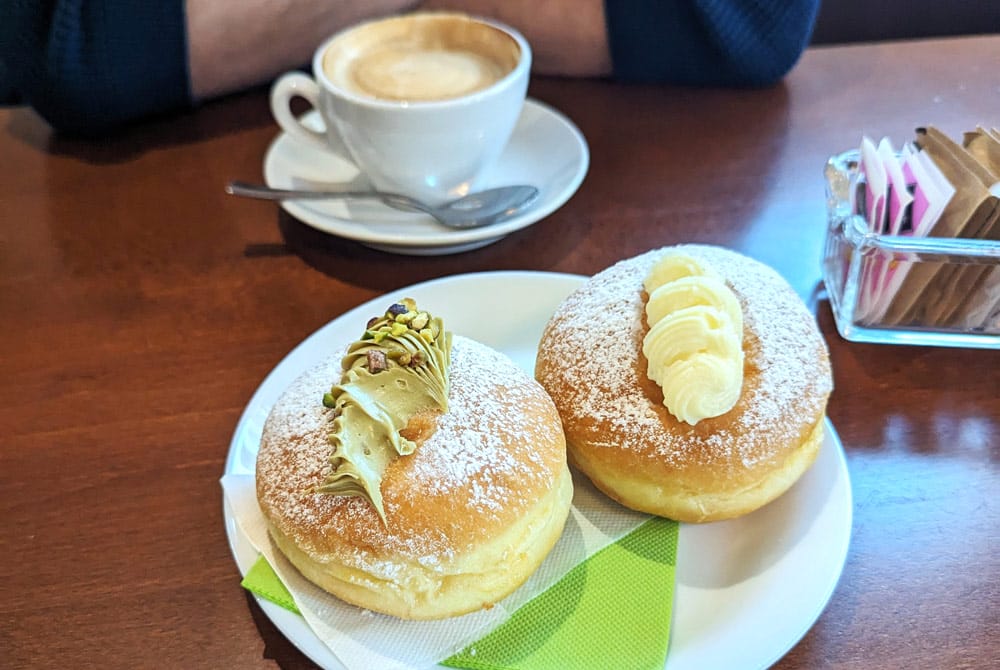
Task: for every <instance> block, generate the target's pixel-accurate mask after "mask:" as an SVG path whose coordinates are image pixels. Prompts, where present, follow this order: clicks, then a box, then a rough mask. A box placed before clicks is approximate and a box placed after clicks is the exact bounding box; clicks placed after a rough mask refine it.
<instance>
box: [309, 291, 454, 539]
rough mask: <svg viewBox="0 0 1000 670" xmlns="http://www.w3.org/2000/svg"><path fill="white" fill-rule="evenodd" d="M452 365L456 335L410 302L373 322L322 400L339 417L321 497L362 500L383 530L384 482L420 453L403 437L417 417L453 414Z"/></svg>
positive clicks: (391, 308)
mask: <svg viewBox="0 0 1000 670" xmlns="http://www.w3.org/2000/svg"><path fill="white" fill-rule="evenodd" d="M450 361H451V333H450V332H448V331H446V330H445V329H444V326H443V324H442V322H441V319H439V318H436V317H433V316H431V315H430V314H429V313H427V312H424V311H420V310H418V309H417V305H416V303H415V302H414V301H413V300H412V299H410V298H406V299H404V300H402V301H401V302H398V303H394V304H392V305H390V306H389V309H388V310H386V312H385V314H383V315H382V316H381V317H376V318H373V319H371V320H370V321H369V322H368V324H367V327H366V328H365V332H364V334H363V335H362V336H361V339H360V340H357V341H355V342H353V343H352V344H351V345H350V347H348V349H347V354H346V355H345V356H344V358H343V359H342V360H341V367H342V368H343V374H342V375H341V378H340V382H339V383H338V384H335V385H334V386H333V388H332V389H331V390H330V392H329V393H327V394H325V395H324V396H323V404H324V405H325V406H327V407H330V408H332V409H333V416H334V419H333V425H332V431H331V433H330V438H329V439H330V444H331V445H332V446H333V452H332V454H331V455H330V465H331V468H332V469H331V471H330V472H329V474H327V475H326V478H325V481H324V482H323V484H321V485H320V486H318V487H317V489H316V490H317V492H319V493H329V494H333V495H342V496H364V497H365V498H367V499H368V500H369V501H370V502H371V504H372V506H373V507H374V508H375V510H376V511H377V512H378V515H379V517H381V519H382V521H383V523H384V522H385V508H384V505H383V503H382V490H381V489H382V477H383V476H384V474H385V470H386V468H387V467H388V466H389V463H390V462H391V461H392V460H393V459H395V458H397V457H399V456H405V455H407V454H411V453H413V450H414V449H415V448H416V445H415V444H414V443H413V442H412V441H411V440H408V439H407V438H405V437H403V436H402V435H400V431H401V430H402V429H403V428H405V427H406V425H407V423H409V421H410V418H411V417H413V415H415V414H417V413H418V412H421V411H424V410H427V409H437V410H440V411H441V412H446V411H448V366H449V364H450Z"/></svg>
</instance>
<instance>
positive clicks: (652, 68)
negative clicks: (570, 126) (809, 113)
mask: <svg viewBox="0 0 1000 670" xmlns="http://www.w3.org/2000/svg"><path fill="white" fill-rule="evenodd" d="M604 8H605V14H606V17H607V24H608V41H609V44H610V49H611V61H612V65H613V67H614V74H615V77H617V78H619V79H623V80H626V81H646V82H665V83H674V84H692V85H705V86H761V85H766V84H771V83H774V82H775V81H777V80H779V79H781V78H782V77H783V76H784V75H785V74H786V73H787V72H788V71H789V70H790V69H791V68H792V66H793V65H795V63H796V61H797V60H798V58H799V56H800V55H801V54H802V51H803V50H804V49H805V47H806V45H807V44H808V43H809V39H810V37H811V35H812V28H813V24H814V22H815V20H816V13H817V12H818V10H819V0H605V5H604Z"/></svg>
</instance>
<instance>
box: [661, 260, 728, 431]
mask: <svg viewBox="0 0 1000 670" xmlns="http://www.w3.org/2000/svg"><path fill="white" fill-rule="evenodd" d="M643 286H644V288H645V289H646V293H647V295H648V296H649V298H648V300H647V301H646V322H647V323H648V324H649V332H648V333H647V334H646V336H645V338H644V339H643V342H642V353H643V354H644V355H645V356H646V359H647V361H648V368H647V372H646V374H647V375H648V377H649V378H650V379H652V380H653V381H655V382H656V383H657V384H659V385H660V388H661V389H662V390H663V404H664V405H666V407H667V410H668V411H669V412H670V413H671V414H673V415H674V416H675V417H677V419H678V420H679V421H685V422H687V423H688V424H691V425H695V424H696V423H698V422H699V421H701V420H702V419H706V418H710V417H715V416H721V415H723V414H725V413H726V412H728V411H729V410H731V409H732V408H733V407H734V406H735V405H736V402H737V401H738V400H739V398H740V393H741V391H742V388H743V312H742V310H741V308H740V303H739V300H738V299H737V298H736V295H735V294H734V293H733V291H732V289H730V288H729V287H728V286H727V285H726V282H725V280H723V279H722V277H721V276H719V274H718V273H717V272H716V271H715V270H714V269H712V268H711V267H709V266H707V265H705V264H703V263H702V262H701V261H699V260H697V259H695V258H692V257H690V256H687V255H684V254H680V253H668V254H666V255H664V256H663V258H661V259H660V261H659V262H658V263H657V264H656V265H654V266H653V268H652V270H650V272H649V275H648V276H647V277H646V280H645V282H644V283H643Z"/></svg>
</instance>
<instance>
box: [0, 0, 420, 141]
mask: <svg viewBox="0 0 1000 670" xmlns="http://www.w3.org/2000/svg"><path fill="white" fill-rule="evenodd" d="M7 1H8V7H7V8H6V9H5V10H4V11H5V15H4V16H3V18H2V19H0V77H3V78H4V81H3V82H0V84H2V85H0V91H5V94H6V95H8V96H12V95H16V96H17V97H18V100H17V101H18V102H26V103H28V104H30V105H31V106H32V107H34V108H35V110H36V111H37V112H38V113H39V114H41V115H42V116H43V117H44V118H45V119H46V120H47V121H48V122H49V123H50V124H51V125H52V126H53V127H55V128H57V129H59V130H62V131H69V132H72V133H78V134H88V135H98V134H101V133H104V132H107V131H109V130H111V129H113V128H115V127H117V126H121V125H123V124H125V123H127V122H130V121H133V120H136V119H139V118H142V117H146V116H149V115H151V114H159V113H163V112H168V111H173V110H178V109H183V108H187V107H190V106H191V105H192V104H194V103H196V102H198V101H200V100H203V99H207V98H211V97H214V96H217V95H222V94H225V93H230V92H233V91H237V90H240V89H242V88H246V87H248V86H252V85H255V84H261V83H265V82H267V81H270V80H271V79H273V78H274V77H275V76H276V75H278V74H279V73H281V72H282V71H284V70H288V69H291V68H294V67H300V66H304V65H308V64H309V58H310V56H311V55H312V52H313V50H314V49H315V48H316V46H317V45H318V44H319V42H320V41H321V40H323V39H324V38H325V37H327V36H329V35H331V34H333V33H334V32H336V31H337V30H339V29H340V28H343V27H346V26H349V25H351V24H352V23H355V22H357V21H361V20H363V19H367V18H373V17H376V16H381V15H384V14H388V13H391V12H397V11H403V10H406V9H409V8H410V7H412V6H413V5H414V3H415V0H341V1H339V2H338V1H336V0H283V1H282V0H247V1H246V2H226V1H225V0H186V1H185V0H154V1H152V2H135V1H133V0H7ZM0 102H3V101H0Z"/></svg>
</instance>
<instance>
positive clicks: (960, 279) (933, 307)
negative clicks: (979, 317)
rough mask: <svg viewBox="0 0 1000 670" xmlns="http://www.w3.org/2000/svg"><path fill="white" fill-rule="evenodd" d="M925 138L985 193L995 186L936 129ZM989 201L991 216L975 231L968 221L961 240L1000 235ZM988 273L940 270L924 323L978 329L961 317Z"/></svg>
mask: <svg viewBox="0 0 1000 670" xmlns="http://www.w3.org/2000/svg"><path fill="white" fill-rule="evenodd" d="M926 135H927V136H928V137H929V138H931V139H933V140H935V141H937V142H940V143H941V144H942V145H943V146H945V147H946V148H947V149H948V150H949V151H951V153H952V155H953V156H954V157H955V158H956V159H957V160H959V161H961V162H962V164H963V166H964V167H965V168H966V169H968V170H969V171H970V172H971V173H973V174H975V176H976V178H977V179H978V180H979V181H980V182H981V183H982V184H983V186H984V187H986V188H987V190H989V189H990V187H992V186H993V185H994V184H995V183H996V181H997V179H996V176H995V175H994V174H993V173H992V171H991V170H990V169H989V168H988V167H987V166H986V165H984V164H983V163H982V162H981V161H979V160H977V159H976V157H975V156H973V155H972V154H970V153H969V152H968V151H966V150H965V149H964V147H960V146H959V145H958V144H956V143H955V142H953V141H952V140H951V138H949V137H947V136H946V135H944V134H943V133H941V132H940V131H939V130H937V129H936V128H927V129H926ZM989 197H990V198H992V199H993V202H994V208H993V213H992V215H991V216H990V217H988V218H987V219H985V220H984V221H982V222H981V224H980V225H979V226H978V227H976V226H975V224H974V222H972V221H970V225H969V226H967V227H966V228H965V229H963V231H962V233H961V234H960V236H961V237H969V238H984V239H990V238H993V237H995V236H996V235H997V234H998V233H1000V199H997V198H995V196H993V194H992V193H991V194H990V196H989ZM990 270H991V268H990V267H989V266H987V265H985V264H976V263H968V264H947V265H945V266H943V267H942V268H941V270H940V271H939V272H938V274H937V275H936V277H935V280H934V282H932V286H931V287H930V290H931V292H932V294H931V297H930V302H929V304H928V306H927V309H928V312H927V313H926V319H927V321H926V322H927V323H934V324H938V325H941V326H947V327H952V328H969V327H975V326H978V325H979V324H978V323H976V324H968V323H966V322H965V320H964V319H963V318H962V314H963V313H964V311H965V309H966V305H967V303H968V301H969V300H970V299H971V297H972V296H977V295H979V291H980V288H981V286H982V282H983V281H984V280H985V279H986V278H987V276H988V275H989V274H990ZM935 292H936V293H935Z"/></svg>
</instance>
